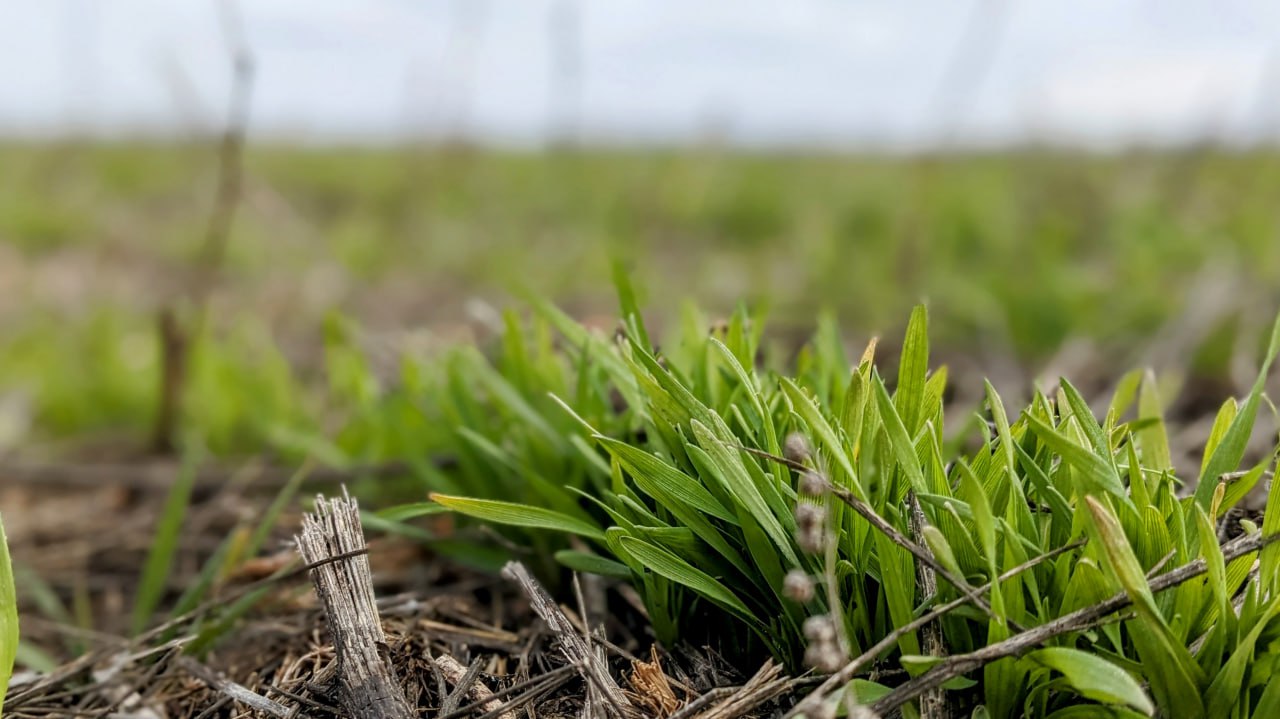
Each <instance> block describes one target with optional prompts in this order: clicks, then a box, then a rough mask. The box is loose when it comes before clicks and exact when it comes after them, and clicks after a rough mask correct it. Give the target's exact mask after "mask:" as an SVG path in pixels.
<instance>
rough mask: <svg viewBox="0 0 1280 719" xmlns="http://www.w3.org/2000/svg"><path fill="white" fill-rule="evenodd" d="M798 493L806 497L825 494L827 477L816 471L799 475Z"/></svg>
mask: <svg viewBox="0 0 1280 719" xmlns="http://www.w3.org/2000/svg"><path fill="white" fill-rule="evenodd" d="M800 494H802V495H804V496H806V497H822V496H825V495H826V494H827V479H826V477H823V476H822V475H821V474H818V473H817V472H812V471H810V472H804V473H803V474H801V475H800Z"/></svg>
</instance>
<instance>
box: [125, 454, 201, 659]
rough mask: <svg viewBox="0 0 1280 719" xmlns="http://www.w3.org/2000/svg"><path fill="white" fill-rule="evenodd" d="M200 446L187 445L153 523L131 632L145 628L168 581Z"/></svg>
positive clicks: (193, 481)
mask: <svg viewBox="0 0 1280 719" xmlns="http://www.w3.org/2000/svg"><path fill="white" fill-rule="evenodd" d="M201 452H202V450H199V449H195V448H189V449H188V450H187V451H186V453H185V456H184V457H183V459H182V468H181V469H179V471H178V476H177V477H176V478H175V479H174V482H173V487H172V488H170V490H169V496H168V498H167V499H165V503H164V509H162V510H161V512H160V519H159V521H158V522H157V523H156V532H155V536H154V538H153V539H152V541H151V551H150V552H148V553H147V560H146V563H145V564H144V565H143V567H142V576H141V577H140V578H139V580H138V595H137V597H136V598H135V599H134V603H133V620H132V629H133V633H134V634H138V633H140V632H141V631H142V630H143V629H146V627H147V622H149V621H150V620H151V616H152V615H153V614H154V613H155V610H156V607H158V606H159V605H160V599H161V598H162V597H163V596H164V591H165V588H166V586H167V585H168V582H169V569H170V568H171V567H172V566H173V558H174V555H175V554H177V551H178V540H179V535H180V534H181V533H182V523H183V521H184V520H185V519H186V516H187V507H188V505H189V504H190V503H191V489H192V487H193V486H194V485H195V478H196V468H197V466H198V465H199V462H200V456H201Z"/></svg>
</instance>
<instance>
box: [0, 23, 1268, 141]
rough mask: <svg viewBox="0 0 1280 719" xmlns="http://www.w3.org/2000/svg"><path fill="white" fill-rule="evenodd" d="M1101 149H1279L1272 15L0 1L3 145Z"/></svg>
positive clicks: (1, 126) (0, 78) (0, 112)
mask: <svg viewBox="0 0 1280 719" xmlns="http://www.w3.org/2000/svg"><path fill="white" fill-rule="evenodd" d="M237 37H239V38H241V39H242V40H243V43H244V45H245V46H246V47H247V48H248V49H249V51H250V53H251V55H252V57H253V60H254V75H253V84H252V89H251V100H250V115H251V119H250V123H249V128H250V134H251V136H252V137H253V138H255V139H264V140H265V139H270V140H286V141H296V142H304V143H332V142H343V143H346V142H370V143H385V142H394V141H397V140H402V139H405V138H422V137H427V138H468V139H471V140H475V141H478V142H482V143H489V144H499V145H539V144H542V143H545V142H548V141H550V140H553V139H557V138H566V137H572V138H576V139H580V140H582V141H587V142H598V143H629V144H682V143H695V142H701V141H704V140H707V139H709V138H713V137H714V138H717V139H719V140H722V141H727V142H730V143H734V144H742V145H756V146H816V147H854V148H865V147H872V148H875V147H885V148H896V147H902V148H916V147H932V146H989V145H1003V144H1015V143H1021V142H1028V141H1042V142H1053V143H1059V144H1070V145H1085V146H1095V147H1102V148H1106V147H1115V146H1126V145H1130V144H1134V143H1140V144H1177V143H1185V142H1191V141H1197V140H1201V139H1206V138H1211V139H1217V140H1221V141H1225V142H1231V143H1239V144H1247V143H1253V142H1257V141H1261V140H1267V141H1271V140H1275V139H1280V3H1276V2H1274V1H1273V0H1272V1H1264V0H1235V1H1232V0H1219V1H1217V2H1196V1H1193V0H1188V1H1185V2H1158V1H1155V0H1077V1H1075V2H1050V1H1047V0H1045V1H1035V2H1033V1H1030V0H1028V1H1026V2H1017V1H1015V0H1004V1H1001V0H994V1H993V0H977V1H976V2H973V1H971V0H951V1H943V0H918V1H914V2H908V1H898V2H888V1H884V2H882V1H879V0H790V1H789V2H776V1H770V2H763V1H760V0H363V1H361V2H353V1H351V0H240V2H238V3H237V2H234V0H41V1H40V2H22V1H21V0H0V135H8V136H24V137H29V136H41V137H48V136H61V135H67V134H92V135H105V136H113V135H139V134H142V135H146V134H163V135H179V136H181V135H187V134H197V133H209V132H217V131H218V130H219V129H220V128H222V127H223V126H224V124H225V123H226V116H227V107H228V102H229V100H228V98H229V96H230V86H231V77H232V72H231V60H230V52H229V47H230V46H231V43H232V42H234V39H235V38H237Z"/></svg>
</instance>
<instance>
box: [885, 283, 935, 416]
mask: <svg viewBox="0 0 1280 719" xmlns="http://www.w3.org/2000/svg"><path fill="white" fill-rule="evenodd" d="M928 372H929V312H928V310H926V309H925V306H924V305H916V306H915V308H914V309H912V310H911V319H910V320H909V321H908V322H907V335H906V338H905V339H904V340H903V341H902V358H901V360H900V361H899V363H898V387H897V389H896V390H894V393H893V401H894V405H895V406H896V407H897V409H898V414H899V415H900V416H901V417H902V423H903V425H905V426H906V428H907V432H908V434H910V435H913V436H914V435H915V433H916V432H917V431H919V429H920V425H921V423H922V419H921V417H920V413H921V408H922V406H923V405H924V385H925V376H926V375H927V374H928Z"/></svg>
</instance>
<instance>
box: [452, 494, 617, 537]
mask: <svg viewBox="0 0 1280 719" xmlns="http://www.w3.org/2000/svg"><path fill="white" fill-rule="evenodd" d="M431 500H432V501H434V502H437V503H439V504H442V505H444V506H446V507H448V508H449V509H452V510H453V511H455V512H458V513H459V514H465V515H467V516H468V517H475V518H476V519H481V520H484V521H486V522H496V523H498V524H507V525H511V526H513V527H528V528H530V529H551V530H555V531H557V532H568V533H569V534H577V535H579V536H582V537H587V538H588V539H594V540H597V541H600V542H603V541H604V531H602V530H601V529H600V528H599V527H597V526H596V525H594V524H592V523H590V522H588V521H586V520H583V519H579V518H577V517H570V516H569V515H567V514H563V513H561V512H556V511H554V510H550V509H543V508H541V507H531V506H529V505H527V504H516V503H515V502H502V501H499V500H496V499H471V498H468V497H452V496H449V495H445V494H432V495H431Z"/></svg>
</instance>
